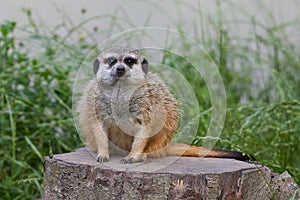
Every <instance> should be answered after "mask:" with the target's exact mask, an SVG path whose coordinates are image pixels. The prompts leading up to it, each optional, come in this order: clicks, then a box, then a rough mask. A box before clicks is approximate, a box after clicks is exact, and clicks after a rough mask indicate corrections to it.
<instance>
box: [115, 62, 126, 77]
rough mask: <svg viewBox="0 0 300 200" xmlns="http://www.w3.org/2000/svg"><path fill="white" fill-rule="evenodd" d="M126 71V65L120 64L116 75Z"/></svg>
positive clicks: (121, 74) (119, 75)
mask: <svg viewBox="0 0 300 200" xmlns="http://www.w3.org/2000/svg"><path fill="white" fill-rule="evenodd" d="M125 73H126V70H125V67H124V66H123V65H118V66H117V68H116V76H118V77H121V76H123V75H124V74H125Z"/></svg>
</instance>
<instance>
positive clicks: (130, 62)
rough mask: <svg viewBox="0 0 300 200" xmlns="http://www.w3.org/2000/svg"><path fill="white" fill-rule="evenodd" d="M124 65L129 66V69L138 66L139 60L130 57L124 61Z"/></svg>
mask: <svg viewBox="0 0 300 200" xmlns="http://www.w3.org/2000/svg"><path fill="white" fill-rule="evenodd" d="M124 63H125V64H126V65H128V67H131V66H132V65H134V64H136V63H137V60H136V59H135V58H132V57H128V58H125V59H124Z"/></svg>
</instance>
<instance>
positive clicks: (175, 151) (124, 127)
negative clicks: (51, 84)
mask: <svg viewBox="0 0 300 200" xmlns="http://www.w3.org/2000/svg"><path fill="white" fill-rule="evenodd" d="M93 70H94V78H93V79H92V80H91V81H90V83H89V85H88V86H87V88H86V91H85V92H84V93H83V95H82V97H81V99H80V101H79V105H78V114H79V125H80V127H81V129H82V131H83V135H84V137H85V140H86V145H87V146H88V147H89V149H91V150H92V151H93V152H95V153H96V154H97V157H96V159H97V161H98V162H100V163H102V162H107V161H109V155H110V154H111V153H114V152H116V149H119V150H121V151H122V152H124V151H125V152H128V155H127V156H126V157H124V158H123V159H121V161H120V163H123V164H125V163H134V162H142V161H145V160H146V158H147V157H156V158H157V157H162V156H191V157H203V156H205V157H219V158H233V159H238V160H249V157H248V156H246V155H244V154H242V153H240V152H236V151H226V150H210V149H206V148H203V147H196V146H189V145H186V144H181V143H173V142H171V140H172V138H173V136H174V134H175V133H176V131H177V128H178V123H179V120H180V104H179V103H178V101H177V100H176V98H175V97H174V96H173V94H172V93H171V91H170V89H169V88H168V86H167V85H166V84H165V83H164V81H163V80H162V79H161V78H160V77H159V76H158V75H157V74H155V73H150V72H148V61H147V60H146V58H145V57H144V56H143V55H142V54H141V52H140V51H138V50H136V49H131V48H125V47H111V48H109V49H107V50H105V51H104V52H102V53H101V54H100V55H99V56H98V57H97V58H96V60H95V62H94V66H93ZM121 151H120V152H121Z"/></svg>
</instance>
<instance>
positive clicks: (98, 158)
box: [97, 156, 108, 163]
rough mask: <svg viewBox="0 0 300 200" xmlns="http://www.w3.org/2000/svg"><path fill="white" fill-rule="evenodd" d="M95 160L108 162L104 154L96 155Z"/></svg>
mask: <svg viewBox="0 0 300 200" xmlns="http://www.w3.org/2000/svg"><path fill="white" fill-rule="evenodd" d="M97 162H98V163H103V162H108V158H107V157H105V156H98V157H97Z"/></svg>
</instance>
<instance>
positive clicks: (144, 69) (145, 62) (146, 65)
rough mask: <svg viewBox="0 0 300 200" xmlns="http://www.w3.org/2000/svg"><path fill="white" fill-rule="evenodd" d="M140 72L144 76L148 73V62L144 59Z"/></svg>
mask: <svg viewBox="0 0 300 200" xmlns="http://www.w3.org/2000/svg"><path fill="white" fill-rule="evenodd" d="M142 70H143V72H144V73H145V74H147V73H148V61H147V60H146V59H145V58H144V60H143V62H142Z"/></svg>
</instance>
